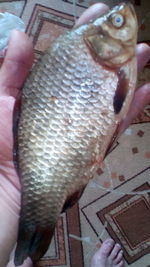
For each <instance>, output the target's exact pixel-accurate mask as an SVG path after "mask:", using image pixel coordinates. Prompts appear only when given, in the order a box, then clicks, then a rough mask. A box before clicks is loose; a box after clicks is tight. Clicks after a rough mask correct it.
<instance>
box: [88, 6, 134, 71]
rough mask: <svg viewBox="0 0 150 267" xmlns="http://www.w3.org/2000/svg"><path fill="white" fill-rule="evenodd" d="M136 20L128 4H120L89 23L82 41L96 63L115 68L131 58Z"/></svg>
mask: <svg viewBox="0 0 150 267" xmlns="http://www.w3.org/2000/svg"><path fill="white" fill-rule="evenodd" d="M137 25H138V24H137V18H136V13H135V10H134V7H133V5H132V4H130V3H122V4H120V5H118V6H116V7H114V8H113V9H112V10H110V11H109V12H108V13H106V14H104V15H102V16H101V17H100V18H97V19H96V20H95V21H93V22H92V23H90V24H89V27H88V28H87V30H86V32H85V35H84V40H85V42H86V44H87V46H88V47H89V49H90V50H91V54H92V56H93V57H94V59H95V60H96V61H99V62H100V63H101V64H103V65H105V66H108V67H110V68H113V69H114V68H118V67H121V66H122V65H123V64H125V63H126V62H127V61H129V60H130V59H132V57H133V56H135V46H136V42H137V30H138V26H137Z"/></svg>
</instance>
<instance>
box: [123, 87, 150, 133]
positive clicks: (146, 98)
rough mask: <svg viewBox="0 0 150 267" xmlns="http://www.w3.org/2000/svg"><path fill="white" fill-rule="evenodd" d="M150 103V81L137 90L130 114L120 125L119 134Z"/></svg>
mask: <svg viewBox="0 0 150 267" xmlns="http://www.w3.org/2000/svg"><path fill="white" fill-rule="evenodd" d="M149 103H150V83H148V84H145V85H143V86H141V87H140V88H139V89H138V90H137V91H136V92H135V96H134V98H133V101H132V104H131V107H130V109H129V111H128V114H127V116H126V118H125V119H124V120H123V121H122V123H121V125H120V127H119V136H120V135H121V134H122V133H123V132H124V131H125V129H126V128H127V127H128V126H129V125H130V124H131V122H132V121H133V120H134V119H135V118H136V117H137V116H138V114H139V113H140V112H141V111H142V110H143V109H144V107H145V106H146V105H148V104H149Z"/></svg>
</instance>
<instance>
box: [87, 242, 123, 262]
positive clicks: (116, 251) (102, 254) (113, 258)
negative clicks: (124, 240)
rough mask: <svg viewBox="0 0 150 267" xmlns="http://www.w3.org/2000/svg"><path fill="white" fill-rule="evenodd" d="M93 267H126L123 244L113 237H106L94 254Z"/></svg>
mask: <svg viewBox="0 0 150 267" xmlns="http://www.w3.org/2000/svg"><path fill="white" fill-rule="evenodd" d="M91 267H124V262H123V251H122V249H121V246H120V245H119V244H115V242H114V240H112V239H106V240H105V241H104V242H103V244H102V246H101V247H100V249H99V250H98V251H97V252H96V253H95V255H94V256H93V258H92V262H91Z"/></svg>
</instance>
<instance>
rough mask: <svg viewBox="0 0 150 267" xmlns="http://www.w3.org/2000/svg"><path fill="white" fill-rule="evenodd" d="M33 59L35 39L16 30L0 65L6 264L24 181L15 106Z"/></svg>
mask: <svg viewBox="0 0 150 267" xmlns="http://www.w3.org/2000/svg"><path fill="white" fill-rule="evenodd" d="M32 63H33V49H32V44H31V41H30V40H29V38H28V37H27V36H26V35H25V34H24V33H21V32H14V33H13V36H12V38H11V41H10V43H9V47H8V50H7V53H6V57H5V59H4V62H3V64H2V67H1V69H0V196H1V197H0V218H1V219H0V229H1V231H0V266H1V267H3V266H6V264H7V262H8V259H9V254H10V252H11V250H12V248H13V246H14V244H15V242H16V238H17V227H18V217H19V210H20V183H19V178H18V176H17V174H16V171H15V169H14V165H13V160H12V149H13V138H12V116H13V107H14V103H15V98H16V96H17V94H18V91H19V89H20V88H21V87H22V85H23V82H24V80H25V78H26V76H27V74H28V72H29V70H30V68H31V65H32ZM9 266H10V265H9ZM12 266H14V265H12ZM24 266H25V265H24ZM28 266H29V265H28Z"/></svg>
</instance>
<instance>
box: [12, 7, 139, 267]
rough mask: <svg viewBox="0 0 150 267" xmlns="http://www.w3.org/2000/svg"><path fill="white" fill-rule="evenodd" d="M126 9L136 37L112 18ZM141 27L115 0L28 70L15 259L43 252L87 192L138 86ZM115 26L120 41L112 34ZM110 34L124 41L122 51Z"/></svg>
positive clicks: (20, 128)
mask: <svg viewBox="0 0 150 267" xmlns="http://www.w3.org/2000/svg"><path fill="white" fill-rule="evenodd" d="M125 13H127V15H128V19H126V24H125V25H124V24H123V25H124V26H123V27H127V29H128V27H129V29H128V30H127V35H128V34H129V36H130V40H128V38H125V41H124V40H122V38H123V37H124V36H125V35H124V34H123V35H122V32H118V31H119V30H120V29H118V28H117V26H116V25H113V17H114V15H116V14H119V15H120V14H121V15H122V16H125ZM111 19H112V28H111V34H110V33H109V27H110V21H111ZM130 21H131V23H130ZM107 22H108V25H107V32H106V27H105V26H106V25H105V24H107ZM94 25H95V26H94ZM103 28H104V29H105V30H104V31H103ZM136 28H137V22H136V17H135V13H134V11H133V7H132V6H131V5H129V4H128V5H127V4H122V5H121V6H117V7H116V8H114V9H113V10H112V11H109V13H108V14H106V15H104V16H103V17H101V19H100V20H99V19H98V21H97V20H96V21H95V22H90V23H89V24H87V25H84V26H81V27H79V28H77V29H73V30H72V31H71V32H69V33H66V34H65V35H64V36H61V37H59V38H58V39H57V40H56V41H55V42H54V44H53V45H52V47H51V48H49V49H48V50H47V52H46V53H45V55H44V56H43V57H42V58H41V59H40V61H39V62H38V63H37V64H36V65H35V67H34V69H33V70H32V72H31V74H30V76H29V77H28V79H27V81H26V83H25V85H24V88H23V91H22V99H21V110H20V117H19V121H18V131H17V138H16V145H17V151H16V154H15V155H16V159H15V160H17V165H18V173H19V176H20V178H21V184H22V200H21V203H22V206H21V213H20V224H19V234H18V243H17V248H16V254H15V264H16V266H18V265H21V264H22V263H23V261H24V260H25V259H26V258H27V257H28V256H30V257H31V258H32V260H33V262H36V261H37V260H39V259H40V258H41V257H42V256H43V254H44V253H45V252H46V250H47V248H48V245H49V243H50V240H51V238H52V235H53V232H54V228H55V224H56V222H57V219H58V216H59V214H60V213H61V211H62V210H63V206H64V205H72V203H74V202H75V200H76V199H75V200H74V198H73V196H74V194H76V193H77V195H81V192H80V191H82V190H83V188H84V187H85V185H86V184H87V183H88V181H89V179H91V178H93V176H94V173H95V171H96V170H97V168H98V167H99V166H100V163H101V162H102V160H103V159H104V157H105V155H106V153H107V150H108V148H109V147H110V146H111V145H112V143H113V141H114V138H115V136H114V135H115V133H116V131H117V127H118V125H119V123H120V121H121V120H122V119H123V118H124V117H125V115H126V113H127V112H128V108H129V105H130V103H131V100H132V96H133V93H134V88H135V83H136V59H135V44H136ZM112 31H117V36H120V40H114V39H113V40H112V38H113V37H112V36H114V35H115V34H112ZM120 31H121V30H120ZM129 31H133V36H132V39H133V42H132V41H131V33H130V32H129ZM123 32H124V28H123ZM119 34H120V35H119ZM102 35H103V39H100V40H99V39H98V38H102ZM106 37H107V38H106ZM125 37H126V36H125ZM117 38H118V37H117ZM105 39H106V42H107V46H106V47H107V51H108V52H109V49H110V52H109V53H110V55H111V57H110V59H108V55H109V53H108V54H107V53H106V58H107V60H106V59H105V56H104V54H102V53H101V51H104V48H105V46H104V44H105ZM111 40H112V43H113V45H114V43H115V42H116V45H117V49H118V47H119V46H120V50H118V54H116V49H114V50H113V47H112V46H111V45H110V44H111ZM109 42H110V44H109ZM126 42H127V44H126ZM128 42H129V43H128ZM118 43H119V44H118ZM126 46H127V47H126ZM125 48H126V49H127V50H126V49H125ZM95 53H96V54H95ZM113 53H115V57H114V63H113V57H112V55H113ZM117 56H119V57H118V58H117ZM117 60H118V61H117ZM120 62H121V63H120ZM117 64H118V65H117ZM133 77H134V78H133ZM114 99H115V102H114ZM120 103H121V104H120ZM66 201H67V202H66ZM66 203H68V204H66Z"/></svg>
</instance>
